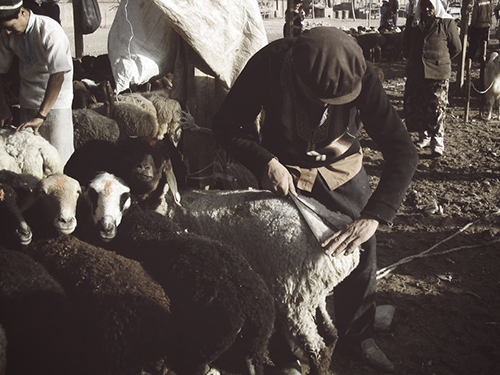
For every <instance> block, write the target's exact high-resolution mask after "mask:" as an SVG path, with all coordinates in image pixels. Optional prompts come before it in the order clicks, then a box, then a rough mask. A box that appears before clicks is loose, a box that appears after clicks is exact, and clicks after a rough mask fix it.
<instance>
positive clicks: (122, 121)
mask: <svg viewBox="0 0 500 375" xmlns="http://www.w3.org/2000/svg"><path fill="white" fill-rule="evenodd" d="M113 108H114V109H113V112H112V118H113V119H114V120H115V121H116V123H117V124H118V127H119V128H120V139H122V138H126V137H130V136H139V137H140V136H142V137H151V138H153V137H156V135H157V134H158V118H157V115H156V108H155V106H154V105H153V103H151V102H150V101H149V100H148V99H146V98H145V97H144V96H142V95H141V94H139V93H131V94H123V95H119V96H118V97H117V99H116V101H115V103H114V107H113Z"/></svg>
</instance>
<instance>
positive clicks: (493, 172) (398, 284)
mask: <svg viewBox="0 0 500 375" xmlns="http://www.w3.org/2000/svg"><path fill="white" fill-rule="evenodd" d="M497 47H498V41H496V40H492V41H491V43H490V47H489V49H490V50H494V49H495V50H496V49H497ZM404 64H405V63H404V62H403V61H398V62H394V61H383V62H382V63H381V64H379V66H380V67H381V68H382V69H383V71H384V73H385V82H384V87H385V88H386V91H387V93H388V95H389V97H390V99H391V101H392V103H393V105H394V106H395V107H396V108H397V110H398V113H399V114H400V116H401V117H403V114H402V106H403V91H404V78H403V77H404ZM478 70H479V65H478V64H474V65H473V82H474V83H475V85H476V86H479V80H478V77H479V73H478ZM455 71H456V67H455ZM472 94H473V95H472V99H471V104H470V113H469V120H468V121H467V122H465V121H464V113H465V110H464V108H465V92H464V90H460V89H459V88H458V84H457V83H456V82H455V77H453V78H452V81H451V85H450V105H449V110H448V119H447V128H446V137H445V141H446V151H445V154H444V156H443V157H441V158H437V159H434V158H431V157H430V151H429V150H428V149H424V150H421V151H420V163H419V165H418V168H417V171H416V173H415V177H414V179H413V182H412V183H411V186H410V188H409V190H408V193H407V195H406V198H405V200H404V202H403V205H402V206H401V209H400V210H399V213H398V215H397V217H396V218H395V220H394V225H393V226H392V227H387V226H383V227H381V228H380V230H379V233H378V267H379V269H380V268H384V267H387V266H390V265H392V264H394V263H396V262H398V261H400V260H402V259H404V258H406V257H408V256H412V255H416V254H420V253H422V252H424V251H427V250H428V253H427V254H428V255H430V256H429V257H423V258H418V259H415V260H412V261H410V262H408V263H406V264H403V265H400V266H398V267H397V268H395V269H394V270H393V271H392V272H391V273H389V274H388V275H387V276H385V277H383V278H379V281H378V300H377V303H378V304H380V305H381V304H391V305H394V306H396V313H395V316H394V320H393V324H392V326H391V328H390V330H389V331H387V332H384V333H381V334H379V335H378V337H377V342H378V343H379V346H380V347H381V348H382V349H383V350H384V351H385V352H386V354H387V355H388V357H389V358H390V359H391V360H392V361H393V363H394V364H395V366H396V373H397V374H408V375H415V374H429V375H431V374H436V375H441V374H442V375H448V374H449V375H458V374H464V375H465V374H492V375H493V374H500V316H499V314H500V313H499V312H500V298H499V296H500V272H499V271H500V242H498V241H499V240H500V237H499V235H498V232H499V229H500V217H499V216H498V213H499V199H498V197H499V193H500V160H499V153H500V121H499V119H498V118H497V116H494V120H491V121H489V122H486V121H483V120H482V119H481V117H480V116H479V106H480V102H481V101H480V99H481V98H480V95H479V94H477V93H475V92H474V90H472ZM496 113H498V112H496ZM412 136H413V137H414V139H415V140H416V139H417V137H416V134H412ZM362 137H363V142H362V145H363V148H364V151H365V156H366V157H365V161H366V168H367V171H368V173H369V175H370V176H371V180H372V182H373V184H376V182H377V180H378V176H379V175H380V173H381V170H382V166H383V159H382V157H381V154H380V153H379V152H378V151H377V146H376V144H374V143H373V142H372V141H371V140H369V138H367V137H366V136H365V135H364V134H363V133H362ZM464 228H465V229H464ZM451 236H453V237H452V238H450V237H451ZM443 241H444V242H443ZM441 242H443V243H441ZM440 243H441V244H440ZM436 245H437V246H436ZM431 248H432V249H431ZM443 251H450V252H448V253H445V254H442V255H438V253H439V252H443ZM434 254H435V255H434ZM331 369H332V374H335V375H344V374H356V375H359V374H372V373H375V371H373V370H371V369H369V368H367V367H364V366H361V365H360V364H358V363H357V362H355V361H354V360H352V359H349V358H345V357H342V356H340V355H339V354H334V359H333V363H332V367H331Z"/></svg>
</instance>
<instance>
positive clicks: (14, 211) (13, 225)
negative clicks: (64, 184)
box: [0, 170, 39, 248]
mask: <svg viewBox="0 0 500 375" xmlns="http://www.w3.org/2000/svg"><path fill="white" fill-rule="evenodd" d="M38 181H39V180H38V178H36V177H35V176H32V175H27V174H18V173H14V172H12V171H8V170H1V171H0V237H1V242H2V244H3V245H5V246H7V247H9V248H17V247H19V246H22V245H28V244H29V243H30V242H31V240H32V238H33V233H32V231H31V228H30V227H29V225H28V224H27V223H26V220H25V218H24V216H23V214H22V212H21V208H20V207H19V205H20V204H21V202H23V201H24V199H26V197H27V196H28V195H30V194H32V193H33V190H35V188H36V185H37V184H38Z"/></svg>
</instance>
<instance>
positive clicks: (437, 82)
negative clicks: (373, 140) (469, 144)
mask: <svg viewBox="0 0 500 375" xmlns="http://www.w3.org/2000/svg"><path fill="white" fill-rule="evenodd" d="M403 48H404V53H405V55H406V56H407V57H408V63H407V64H406V71H405V73H406V86H405V93H404V116H405V122H406V127H407V128H408V130H409V131H410V132H418V133H419V141H418V146H419V147H420V148H424V147H430V148H431V152H432V154H431V155H432V156H441V155H443V153H444V125H445V119H446V107H447V106H448V90H449V82H450V77H451V60H452V59H453V58H454V57H456V56H458V54H459V53H460V52H461V50H462V44H461V42H460V36H459V33H458V28H457V25H456V23H455V20H454V19H453V17H452V16H451V15H449V14H448V13H446V11H445V10H444V7H443V5H442V3H441V0H420V2H419V3H418V4H417V7H416V9H415V11H414V12H413V11H410V16H409V17H408V19H407V23H406V28H405V34H404V40H403Z"/></svg>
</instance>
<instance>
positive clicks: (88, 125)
mask: <svg viewBox="0 0 500 375" xmlns="http://www.w3.org/2000/svg"><path fill="white" fill-rule="evenodd" d="M72 112H73V113H72V114H73V133H74V134H73V138H74V139H73V143H74V146H75V149H78V148H80V147H81V146H82V145H84V144H85V143H86V142H88V141H90V140H104V141H108V142H112V143H115V142H116V141H118V139H119V137H120V128H119V127H118V124H117V123H116V121H115V120H113V119H111V118H109V117H106V116H104V115H102V114H100V113H98V112H96V111H95V110H93V109H74V110H73V111H72Z"/></svg>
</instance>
